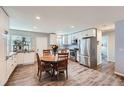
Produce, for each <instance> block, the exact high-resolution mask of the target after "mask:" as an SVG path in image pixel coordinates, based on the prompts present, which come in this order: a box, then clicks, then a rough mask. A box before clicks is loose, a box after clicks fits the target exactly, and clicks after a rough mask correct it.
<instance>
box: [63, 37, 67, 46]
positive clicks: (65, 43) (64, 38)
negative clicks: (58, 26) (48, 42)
mask: <svg viewBox="0 0 124 93" xmlns="http://www.w3.org/2000/svg"><path fill="white" fill-rule="evenodd" d="M63 45H68V35H63Z"/></svg>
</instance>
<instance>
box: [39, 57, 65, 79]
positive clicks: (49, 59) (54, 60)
mask: <svg viewBox="0 0 124 93" xmlns="http://www.w3.org/2000/svg"><path fill="white" fill-rule="evenodd" d="M40 60H41V62H44V63H46V64H47V63H48V64H51V65H52V66H55V65H56V64H57V63H58V62H59V61H62V60H63V59H58V56H57V55H56V56H54V55H47V56H46V55H45V56H41V57H40ZM51 76H52V77H53V76H55V69H54V68H53V72H52V73H51Z"/></svg>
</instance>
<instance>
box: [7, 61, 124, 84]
mask: <svg viewBox="0 0 124 93" xmlns="http://www.w3.org/2000/svg"><path fill="white" fill-rule="evenodd" d="M68 68H69V71H68V74H69V77H68V79H67V80H65V79H64V74H63V73H62V74H61V77H60V80H59V81H57V80H56V79H55V80H53V81H52V80H51V78H50V77H49V75H47V74H46V73H43V79H42V81H41V82H39V81H38V77H37V65H36V64H33V65H25V66H18V67H17V68H16V69H15V71H14V72H13V74H12V75H11V77H10V78H9V80H8V82H7V84H6V85H7V86H118V85H121V86H122V85H124V78H121V77H119V76H116V75H115V74H114V63H107V64H103V65H102V66H100V67H99V68H98V69H97V70H93V69H89V68H87V67H84V66H82V65H80V64H78V63H76V62H69V67H68Z"/></svg>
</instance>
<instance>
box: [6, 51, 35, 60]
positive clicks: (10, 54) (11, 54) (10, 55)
mask: <svg viewBox="0 0 124 93" xmlns="http://www.w3.org/2000/svg"><path fill="white" fill-rule="evenodd" d="M30 52H34V51H26V52H10V53H9V54H8V55H7V56H6V60H8V59H9V58H10V57H12V56H13V55H17V54H18V53H30Z"/></svg>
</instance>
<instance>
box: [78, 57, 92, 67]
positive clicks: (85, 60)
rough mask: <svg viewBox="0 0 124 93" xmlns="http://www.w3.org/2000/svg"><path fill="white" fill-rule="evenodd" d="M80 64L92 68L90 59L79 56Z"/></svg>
mask: <svg viewBox="0 0 124 93" xmlns="http://www.w3.org/2000/svg"><path fill="white" fill-rule="evenodd" d="M79 63H80V64H82V65H85V66H88V67H90V57H88V56H79Z"/></svg>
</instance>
